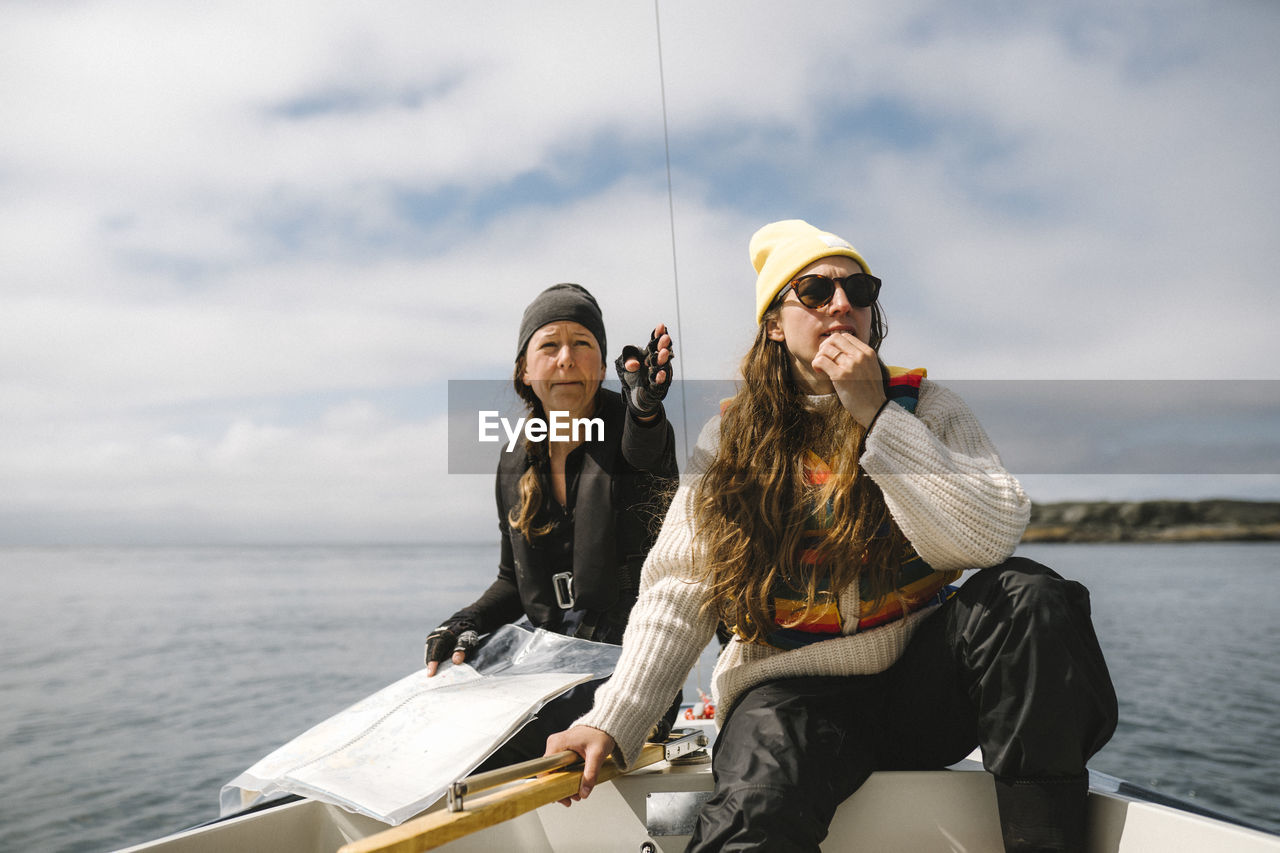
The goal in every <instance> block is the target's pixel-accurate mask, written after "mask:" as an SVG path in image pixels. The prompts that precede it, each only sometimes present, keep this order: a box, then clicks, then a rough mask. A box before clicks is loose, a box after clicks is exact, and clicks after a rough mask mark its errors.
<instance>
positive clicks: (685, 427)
mask: <svg viewBox="0 0 1280 853" xmlns="http://www.w3.org/2000/svg"><path fill="white" fill-rule="evenodd" d="M653 26H654V29H655V30H656V31H657V33H658V91H659V92H661V93H662V147H663V150H664V151H665V152H666V156H667V221H668V222H670V223H671V283H672V286H673V287H674V289H675V295H676V337H677V338H679V339H680V350H679V354H678V355H677V356H676V360H677V361H678V362H679V364H680V375H681V376H682V377H684V378H683V379H681V382H680V413H681V418H680V423H681V431H682V434H683V436H684V451H685V460H686V464H687V462H688V460H689V459H692V458H693V448H692V447H690V446H689V404H688V399H687V397H686V396H685V390H684V389H685V384H686V382H687V381H688V374H686V373H685V372H684V328H683V327H682V326H681V325H680V264H679V262H678V261H677V259H676V203H675V193H674V192H672V189H671V134H670V133H669V131H668V130H667V75H666V70H665V69H664V68H663V64H662V18H661V16H660V15H659V14H658V0H653ZM697 673H698V675H697V678H698V690H699V692H701V690H702V685H703V684H706V681H705V680H704V679H703V677H702V654H701V653H699V654H698V663H697Z"/></svg>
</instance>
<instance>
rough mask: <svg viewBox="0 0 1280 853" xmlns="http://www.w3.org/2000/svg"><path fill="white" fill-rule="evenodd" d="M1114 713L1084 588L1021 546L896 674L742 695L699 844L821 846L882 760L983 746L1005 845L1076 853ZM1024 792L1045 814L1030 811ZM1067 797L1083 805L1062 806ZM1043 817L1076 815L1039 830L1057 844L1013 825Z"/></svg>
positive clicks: (925, 637)
mask: <svg viewBox="0 0 1280 853" xmlns="http://www.w3.org/2000/svg"><path fill="white" fill-rule="evenodd" d="M1116 716H1117V710H1116V697H1115V691H1114V690H1113V688H1112V685H1111V678H1110V675H1109V674H1108V672H1107V667H1106V663H1105V662H1104V661H1103V658H1102V651H1101V649H1100V648H1099V647H1098V642H1097V638H1096V637H1095V636H1094V632H1093V625H1092V622H1091V620H1090V616H1089V594H1088V591H1087V590H1086V589H1085V588H1084V587H1083V586H1081V585H1080V584H1078V583H1075V582H1073V581H1067V580H1063V579H1062V578H1061V577H1060V576H1058V575H1057V574H1056V573H1054V572H1053V571H1051V570H1050V569H1048V568H1046V567H1044V566H1042V565H1040V564H1038V563H1034V562H1032V561H1030V560H1026V559H1022V558H1013V559H1011V560H1009V561H1007V562H1005V563H1003V564H1001V565H999V566H995V567H992V568H989V569H983V570H982V571H979V572H977V573H976V574H975V575H973V576H972V577H971V578H970V579H969V580H968V581H967V582H966V583H965V584H964V585H963V586H962V587H961V588H960V591H959V592H958V593H956V595H955V596H953V597H952V598H951V599H950V600H949V601H948V602H947V603H946V604H944V605H942V607H941V608H939V610H938V612H936V613H934V614H933V615H931V616H929V617H928V618H927V619H926V620H925V621H924V623H923V624H922V625H921V626H920V627H919V629H918V630H917V631H916V633H915V635H914V636H913V637H912V640H911V642H910V644H909V645H908V647H907V649H906V651H905V652H904V654H903V656H902V658H901V659H900V660H899V661H898V662H897V663H896V664H895V665H894V666H892V667H891V668H889V669H888V670H887V671H885V672H882V673H879V674H877V675H871V676H858V677H809V678H794V679H786V680H781V681H774V682H769V683H767V684H763V685H760V686H758V687H756V688H754V689H752V690H750V691H748V692H747V693H746V694H744V695H743V696H742V698H741V699H739V701H738V703H737V704H736V706H735V707H734V708H733V709H732V711H731V712H730V715H729V718H728V719H727V720H726V722H725V724H724V726H723V728H722V730H721V732H720V736H719V738H718V739H717V741H716V747H715V750H714V764H713V768H714V774H715V792H714V794H713V796H712V798H711V800H709V801H708V802H707V804H706V805H705V806H704V807H703V810H702V812H701V814H700V815H699V819H698V825H697V828H696V830H695V832H694V835H693V839H692V840H691V842H690V845H689V848H688V850H689V851H700V853H702V852H703V851H744V850H768V851H776V853H784V851H816V850H818V845H819V842H821V841H822V839H823V838H825V837H826V834H827V827H828V825H829V824H830V822H831V818H832V816H833V815H834V813H835V810H836V807H837V806H838V805H839V804H840V803H841V802H842V801H843V800H844V799H845V798H847V797H848V796H849V795H850V794H852V793H853V792H854V791H856V790H857V789H858V787H859V786H860V785H862V783H863V782H865V781H866V780H867V777H869V776H870V775H871V773H872V772H874V771H876V770H925V769H938V768H942V767H945V766H947V765H948V764H954V763H955V762H957V761H959V760H961V759H963V758H964V757H965V756H966V755H968V754H969V753H970V752H971V751H972V750H973V748H974V747H975V746H978V745H981V746H982V748H983V757H984V763H985V765H986V768H987V770H989V771H991V772H992V773H994V774H995V775H996V777H997V782H998V788H1000V787H1002V788H1003V790H1002V792H1001V800H1000V806H1001V820H1002V825H1003V826H1004V829H1005V840H1006V846H1007V847H1008V848H1009V849H1068V850H1069V849H1074V848H1075V847H1076V846H1077V845H1078V844H1079V843H1082V840H1081V839H1082V832H1083V798H1084V791H1085V788H1084V787H1083V779H1084V778H1085V762H1086V761H1087V760H1088V759H1089V757H1090V756H1092V755H1093V754H1094V753H1095V752H1097V750H1098V749H1100V748H1101V747H1102V745H1103V744H1105V743H1106V742H1107V740H1108V739H1109V738H1110V737H1111V734H1112V732H1113V731H1114V730H1115V725H1116ZM1046 786H1047V787H1046ZM1008 791H1013V792H1014V793H1013V794H1012V797H1013V799H1012V800H1010V803H1011V804H1007V803H1006V799H1008V798H1007V797H1006V796H1005V794H1006V793H1007V792H1008ZM1045 791H1049V792H1050V793H1049V794H1048V795H1047V796H1048V801H1045V797H1046V795H1045V793H1044V792H1045ZM1027 794H1029V795H1030V801H1034V802H1033V803H1032V810H1033V811H1035V810H1036V809H1038V810H1039V811H1035V813H1034V814H1031V815H1030V816H1020V815H1019V814H1018V812H1019V809H1021V808H1022V806H1021V805H1020V803H1021V802H1022V801H1024V800H1027V799H1028V798H1027ZM1064 795H1065V798H1066V799H1070V800H1071V803H1069V804H1066V805H1063V803H1062V802H1058V801H1061V800H1063V799H1064ZM1019 798H1021V799H1019ZM1024 811H1025V809H1024ZM1046 815H1047V817H1046ZM1037 822H1043V823H1047V824H1056V823H1061V822H1065V823H1067V824H1079V825H1078V826H1075V825H1071V826H1067V827H1065V830H1064V829H1063V827H1059V826H1054V825H1050V826H1048V827H1047V828H1045V827H1038V826H1032V829H1031V830H1030V834H1031V835H1037V833H1040V834H1043V833H1041V830H1042V829H1043V830H1044V831H1045V832H1047V835H1045V837H1046V838H1049V841H1047V842H1046V841H1044V840H1043V839H1040V838H1030V839H1028V840H1026V841H1022V840H1017V839H1016V838H1015V837H1017V836H1019V834H1020V833H1022V829H1020V828H1014V824H1027V825H1031V824H1036V823H1037ZM1064 831H1065V833H1066V834H1065V835H1063V832H1064ZM1011 833H1012V834H1011ZM1064 837H1065V838H1067V840H1066V841H1062V840H1061V839H1062V838H1064ZM1011 839H1013V840H1011ZM1055 839H1057V840H1055Z"/></svg>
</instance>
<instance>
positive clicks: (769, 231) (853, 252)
mask: <svg viewBox="0 0 1280 853" xmlns="http://www.w3.org/2000/svg"><path fill="white" fill-rule="evenodd" d="M748 251H749V252H750V254H751V265H752V266H754V267H755V269H756V272H757V273H758V277H757V278H756V322H757V323H759V322H760V320H761V318H763V317H764V312H765V311H767V310H769V306H770V305H771V304H772V303H773V300H774V299H776V298H777V296H778V294H779V293H781V292H782V289H783V288H784V287H786V286H787V284H788V283H790V282H791V280H792V279H793V278H795V276H796V273H798V272H800V270H802V269H804V268H805V267H807V266H809V264H811V263H813V262H814V261H816V260H818V259H819V258H829V257H831V256H832V255H840V256H843V257H846V258H853V259H854V260H855V261H857V262H858V265H859V266H861V267H862V271H863V272H868V273H869V272H871V268H870V267H868V266H867V262H866V261H864V260H863V259H862V256H861V255H859V254H858V250H857V249H855V248H853V246H850V245H849V243H848V242H847V241H845V240H842V239H840V238H839V237H837V236H836V235H834V234H830V233H828V232H826V231H819V230H818V229H817V228H814V227H813V226H812V225H810V224H809V223H808V222H805V221H804V220H802V219H784V220H782V221H781V222H770V223H769V224H768V225H766V226H764V227H763V228H761V229H760V230H759V231H757V232H756V233H755V234H753V235H751V244H750V246H749V247H748Z"/></svg>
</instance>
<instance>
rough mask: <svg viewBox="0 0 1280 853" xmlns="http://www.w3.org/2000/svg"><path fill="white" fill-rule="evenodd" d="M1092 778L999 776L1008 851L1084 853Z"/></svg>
mask: <svg viewBox="0 0 1280 853" xmlns="http://www.w3.org/2000/svg"><path fill="white" fill-rule="evenodd" d="M1088 796H1089V777H1088V776H1087V775H1084V776H1069V777H1065V778H1058V779H1008V778H1004V777H1000V776H997V777H996V804H997V805H998V806H999V807H1000V831H1001V832H1002V833H1003V835H1004V849H1005V853H1033V851H1035V853H1040V851H1050V850H1051V851H1061V853H1084V849H1085V827H1086V817H1087V814H1088Z"/></svg>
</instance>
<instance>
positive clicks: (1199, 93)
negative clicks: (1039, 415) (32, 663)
mask: <svg viewBox="0 0 1280 853" xmlns="http://www.w3.org/2000/svg"><path fill="white" fill-rule="evenodd" d="M1162 8H1164V7H1159V8H1157V7H1155V6H1126V7H1124V8H1123V9H1113V8H1111V7H1109V6H1106V5H1098V6H1097V7H1096V8H1090V7H1087V6H1081V7H1075V8H1073V9H1072V10H1070V11H1066V10H1057V11H1053V10H1043V9H1036V8H1030V9H1021V10H1018V11H1017V13H1016V14H1012V13H1009V10H1008V9H1004V10H1002V11H1001V14H1000V15H998V16H997V15H995V13H994V10H992V11H991V12H990V13H989V14H986V15H984V14H983V13H982V11H981V10H980V9H979V10H967V11H966V12H965V13H964V14H963V15H962V14H960V13H959V12H958V11H956V10H955V9H954V8H952V7H950V6H947V5H946V4H938V3H932V2H923V0H922V2H914V3H893V4H888V3H886V4H857V5H856V6H853V7H850V6H849V5H848V4H845V3H836V2H829V3H828V2H823V3H818V2H813V3H804V4H801V6H799V7H795V6H792V7H788V10H787V11H786V12H783V11H781V10H780V9H779V7H778V6H777V5H776V4H766V3H728V2H715V3H712V2H699V3H684V4H664V5H663V7H662V32H663V44H662V48H663V60H664V65H665V71H666V86H667V102H668V106H669V111H670V112H669V117H670V120H671V122H670V126H671V144H672V156H673V166H674V174H673V179H674V189H675V205H674V206H675V228H676V237H677V246H676V248H677V251H678V260H679V275H680V294H679V297H680V310H681V314H682V319H683V329H682V334H681V335H680V336H679V339H678V340H677V348H678V351H679V352H680V354H681V357H682V362H683V367H682V370H683V372H684V374H685V375H687V376H692V377H699V378H724V377H727V376H730V375H732V373H733V372H734V370H735V369H736V365H737V361H738V359H739V357H740V356H741V353H742V352H743V351H744V350H745V347H746V345H747V342H748V341H749V338H750V336H751V334H752V331H753V330H752V327H751V321H750V317H751V302H752V297H751V294H752V290H753V288H752V283H753V276H752V274H751V271H750V268H749V267H748V266H747V260H746V251H745V245H746V240H747V237H748V236H749V235H750V233H751V231H752V230H753V229H754V228H755V227H757V226H758V225H760V224H762V223H763V222H764V221H766V220H767V219H768V218H774V217H781V216H795V215H800V216H805V217H807V218H812V219H815V220H817V221H818V222H819V223H820V224H823V225H824V226H825V227H830V228H833V229H835V230H837V231H839V232H841V233H844V234H845V235H846V236H848V237H849V238H850V239H852V240H853V241H854V242H855V244H857V245H859V246H860V247H861V248H862V249H863V250H864V252H866V254H867V255H868V257H869V259H870V260H871V262H872V264H873V266H874V267H875V268H876V271H877V272H878V273H880V274H882V275H883V276H884V277H885V280H886V295H885V301H886V304H887V306H888V309H889V313H890V321H891V328H892V331H891V335H890V338H889V341H888V344H887V347H886V356H887V357H888V358H889V360H890V361H895V362H904V363H910V364H912V365H915V364H924V365H926V366H928V367H929V368H930V370H931V372H932V373H933V374H935V375H938V376H941V377H948V376H951V377H962V378H975V377H992V376H1010V375H1012V376H1021V377H1073V378H1078V377H1103V376H1113V375H1116V374H1117V373H1119V374H1122V375H1137V376H1164V377H1178V378H1192V377H1215V376H1231V377H1241V376H1250V377H1256V378H1262V377H1276V376H1277V375H1280V373H1277V371H1278V370H1280V367H1277V364H1280V361H1278V360H1277V358H1276V356H1277V355H1280V353H1278V352H1277V350H1276V346H1275V344H1274V334H1273V328H1274V325H1275V319H1276V314H1277V307H1278V306H1277V301H1276V297H1275V295H1274V293H1275V290H1274V287H1273V286H1272V283H1271V281H1270V279H1271V270H1272V268H1273V267H1274V266H1275V265H1276V264H1277V262H1280V253H1278V251H1277V249H1276V248H1275V246H1274V231H1275V225H1276V222H1277V220H1278V219H1280V201H1277V199H1280V167H1277V166H1276V164H1275V158H1274V156H1273V155H1272V154H1271V151H1272V149H1273V148H1274V145H1275V135H1276V134H1275V127H1276V126H1277V122H1278V121H1280V116H1277V112H1278V111H1280V108H1278V107H1277V105H1276V103H1275V101H1274V97H1273V93H1271V91H1270V90H1269V89H1268V87H1266V86H1264V85H1259V83H1258V81H1260V80H1267V79H1271V78H1273V77H1274V74H1275V70H1276V60H1275V59H1274V58H1273V56H1272V50H1271V44H1272V42H1273V41H1274V37H1275V36H1276V35H1277V34H1280V15H1278V14H1277V13H1276V12H1275V11H1274V10H1272V9H1271V8H1270V7H1268V6H1265V5H1260V4H1254V5H1250V4H1229V5H1227V6H1222V5H1220V4H1207V3H1192V2H1187V3H1182V4H1180V5H1179V6H1178V7H1177V10H1176V11H1177V14H1170V15H1162V14H1159V13H1160V11H1161V9H1162ZM249 22H252V23H249ZM656 48H657V44H656V37H655V32H654V19H653V7H652V5H651V4H649V3H627V4H599V3H587V2H576V3H564V4H555V5H553V6H548V5H547V4H540V3H533V2H525V3H511V4H503V5H502V6H501V7H500V8H499V7H487V8H483V9H476V8H473V7H466V6H458V5H448V4H420V3H396V2H384V3H374V4H366V5H362V6H360V7H354V6H350V5H348V4H315V3H307V4H301V3H271V4H267V5H266V6H263V5H261V4H246V3H233V2H217V3H208V4H203V5H201V6H200V7H198V8H197V7H186V6H183V7H177V6H166V5H163V4H161V5H156V4H154V3H145V2H141V0H134V1H133V2H129V1H128V0H127V2H121V3H111V4H106V3H94V2H88V3H75V4H10V5H9V6H8V7H6V10H5V26H4V27H3V28H0V80H3V81H4V82H3V83H0V112H3V114H4V115H5V116H6V121H5V123H4V125H3V126H2V127H0V187H2V188H3V192H0V231H3V233H5V234H6V239H5V240H4V241H3V242H2V243H0V405H3V408H4V410H5V411H4V418H3V420H4V423H3V424H0V439H3V441H4V444H5V445H6V446H7V448H8V450H6V451H5V453H4V454H3V455H2V456H0V460H2V462H0V473H2V474H3V477H4V479H5V481H6V483H9V484H13V486H12V488H11V489H10V490H9V491H10V493H11V494H12V495H18V496H22V495H25V496H27V497H26V498H22V499H21V500H20V499H19V498H17V497H10V498H0V518H10V519H18V518H21V519H22V521H21V523H19V522H17V521H14V522H12V523H5V522H0V525H2V526H5V527H7V528H9V529H8V530H0V534H2V535H3V538H7V539H10V540H13V539H21V538H22V536H23V535H24V534H23V529H21V528H22V527H23V526H24V525H25V526H27V527H30V525H32V524H45V525H52V526H51V527H48V528H47V529H50V530H52V529H55V528H56V529H66V527H67V525H65V524H62V525H60V524H59V523H58V522H57V521H56V520H55V521H53V522H50V521H49V519H51V518H52V519H57V518H58V517H59V516H60V514H66V515H67V517H72V516H74V517H80V515H77V514H81V515H83V514H84V513H91V512H93V511H94V510H93V509H92V508H93V507H95V506H97V507H102V506H106V505H108V504H109V503H110V504H111V505H114V506H116V507H117V510H116V511H115V513H116V514H114V515H112V516H111V519H112V520H111V523H110V524H107V523H106V522H103V523H102V525H100V527H101V528H102V529H103V530H107V529H115V527H113V525H115V526H118V527H119V529H120V530H125V531H127V530H129V529H145V530H147V531H150V533H148V534H147V535H151V533H154V531H155V528H156V524H155V520H156V519H157V518H161V517H165V518H167V517H170V515H172V516H173V517H174V518H179V517H180V518H181V519H182V520H183V521H184V522H186V523H188V525H189V527H190V525H195V526H194V527H190V529H192V530H195V529H196V528H198V527H199V525H200V524H205V528H202V529H208V530H210V531H212V530H213V527H214V526H217V527H218V529H219V530H220V531H222V532H221V533H217V535H221V536H226V537H229V538H235V537H236V535H237V534H238V533H245V532H246V531H248V532H247V533H245V535H250V536H251V537H253V538H261V537H268V538H269V536H270V532H271V531H280V532H281V533H280V535H281V537H282V538H291V537H295V536H301V535H303V534H314V535H321V536H323V535H324V534H325V533H326V532H334V535H340V536H342V537H346V536H348V535H350V536H355V537H358V536H359V533H358V531H359V530H362V529H363V530H367V531H368V538H377V537H379V536H386V537H390V538H400V539H403V538H415V534H417V533H419V532H422V531H429V530H432V529H434V528H432V527H431V526H430V525H431V523H432V522H427V523H426V524H427V526H426V527H424V526H422V525H423V522H422V521H421V519H422V518H423V517H424V516H425V517H430V518H435V517H436V516H437V515H439V516H441V517H448V518H450V519H453V520H454V521H457V520H458V518H459V516H457V515H456V513H457V512H458V510H456V509H449V508H448V507H456V506H458V505H467V506H470V505H469V504H466V502H465V501H464V502H458V501H449V500H443V499H442V498H441V497H440V495H441V494H442V491H441V490H440V489H434V490H430V491H423V490H421V487H417V488H418V489H419V490H417V491H415V490H414V488H411V487H410V486H409V485H408V483H407V482H406V479H405V476H404V472H407V471H413V470H416V469H418V468H419V466H421V465H423V464H428V463H424V462H423V460H424V459H430V458H431V457H430V453H431V451H430V450H424V448H423V447H422V446H420V443H426V444H427V445H430V442H431V441H432V440H434V439H433V438H432V437H431V436H430V435H427V434H424V433H423V432H422V431H423V430H429V429H430V427H427V426H424V422H425V421H426V419H427V418H429V417H431V415H427V416H426V417H424V416H423V412H424V411H429V408H430V405H432V404H430V403H424V404H423V405H422V407H419V408H413V409H412V411H410V409H409V408H405V407H399V408H397V407H396V406H390V405H383V404H382V403H370V404H369V405H371V406H373V407H374V408H373V409H360V408H359V407H357V408H356V409H352V410H346V409H341V408H339V409H337V410H335V409H334V408H333V407H334V406H338V407H341V406H342V405H343V401H359V400H362V399H365V400H370V399H381V398H380V397H379V395H385V394H387V393H389V392H390V390H391V389H400V390H399V391H398V392H397V393H404V394H412V393H413V392H412V391H406V390H404V389H414V388H422V387H424V386H425V385H426V384H429V383H432V382H439V381H441V380H443V379H449V378H481V377H486V378H493V377H501V376H504V375H505V374H506V372H507V371H508V370H509V365H510V359H511V357H512V353H511V349H512V343H511V338H512V336H513V334H514V329H515V327H516V325H517V323H518V320H519V315H520V312H521V309H522V308H523V306H524V304H525V303H526V302H527V301H528V299H529V298H531V297H532V296H533V295H534V293H536V292H537V290H539V289H540V288H542V287H544V286H546V285H548V284H551V283H553V282H556V281H562V280H576V281H580V282H582V283H584V284H586V285H587V286H588V287H590V288H591V289H592V290H593V291H595V292H596V293H597V295H598V296H599V297H600V300H601V302H602V304H603V305H604V308H605V312H606V318H607V319H608V321H609V331H610V340H611V343H612V345H613V348H614V349H616V348H617V346H619V345H620V344H621V343H623V342H624V341H630V340H634V341H640V340H643V339H644V337H645V336H646V335H647V329H648V327H649V326H650V325H651V324H652V323H653V322H656V321H658V320H663V321H666V322H667V323H668V324H674V322H675V302H676V299H675V293H674V291H673V288H672V284H671V277H672V263H671V245H670V230H669V229H670V224H669V222H668V219H667V212H668V203H667V198H666V176H665V173H664V171H663V150H662V115H661V111H660V110H661V102H660V93H659V89H658V66H657V50H656ZM352 405H356V404H354V403H353V404H352ZM192 407H194V408H196V409H198V410H199V411H200V412H201V413H202V414H201V417H200V418H199V425H198V426H196V425H193V424H192V423H190V422H187V421H185V420H184V415H183V414H181V413H186V412H189V411H190V410H191V409H192ZM411 408H412V407H411ZM341 411H346V412H347V414H345V415H341V416H339V415H338V414H334V413H333V412H341ZM325 412H330V413H331V414H329V415H325V414H323V413H325ZM353 412H354V414H353ZM432 414H433V415H439V414H440V412H439V411H436V412H433V413H432ZM361 418H365V420H364V421H361ZM335 419H336V420H335ZM693 428H694V429H695V430H696V425H695V426H694V427H693ZM429 464H435V463H429ZM441 464H442V463H441ZM256 469H260V471H261V473H260V475H259V474H255V473H254V471H255V470H256ZM438 470H439V469H437V468H430V469H429V471H426V472H425V473H424V474H423V479H428V480H429V479H431V478H432V476H434V475H433V473H432V472H436V471H438ZM323 472H329V474H324V473H323ZM325 477H331V478H332V479H330V480H326V479H325ZM383 477H386V478H388V480H387V484H386V486H385V489H383V490H382V491H379V489H380V488H381V487H378V486H375V485H374V484H373V481H376V480H378V479H379V478H383ZM449 479H451V478H449ZM472 479H483V478H472ZM330 486H331V487H330ZM463 488H465V489H471V488H474V485H466V486H464V487H463ZM480 491H481V492H483V491H484V488H481V489H480ZM300 495H305V496H306V498H307V499H306V500H298V499H296V498H297V496H300ZM396 495H399V496H401V498H403V500H401V501H399V502H400V503H401V504H404V505H408V504H413V505H414V506H415V508H414V509H413V510H411V511H408V510H406V511H405V512H403V513H401V512H399V511H397V510H391V511H387V512H379V511H378V504H379V502H383V503H387V502H390V501H391V500H392V498H393V497H394V496H396ZM121 496H126V497H127V499H124V500H121ZM177 507H187V508H188V509H186V510H181V511H179V510H177V509H175V508H177ZM418 507H421V511H419V509H418ZM475 512H476V513H477V514H478V516H479V518H480V522H479V524H480V526H479V527H478V528H476V529H478V530H481V531H484V533H483V534H482V535H488V531H489V530H490V529H491V528H490V527H489V523H490V520H489V518H488V516H489V514H491V512H492V510H491V508H489V507H488V505H487V502H484V501H481V502H480V504H479V505H477V506H476V507H475ZM98 517H99V518H104V517H105V516H102V515H101V514H99V516H98ZM200 519H207V520H208V521H207V522H202V521H200ZM339 520H340V522H339ZM462 526H463V527H465V525H462ZM450 528H451V529H461V528H460V527H459V524H455V523H451V525H450ZM31 529H35V528H31ZM122 535H125V534H122ZM193 535H194V534H193ZM209 535H210V536H215V533H214V532H210V533H209Z"/></svg>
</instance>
